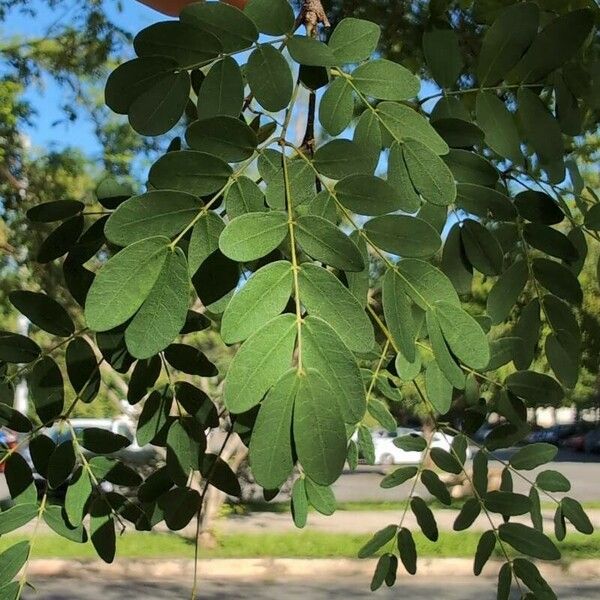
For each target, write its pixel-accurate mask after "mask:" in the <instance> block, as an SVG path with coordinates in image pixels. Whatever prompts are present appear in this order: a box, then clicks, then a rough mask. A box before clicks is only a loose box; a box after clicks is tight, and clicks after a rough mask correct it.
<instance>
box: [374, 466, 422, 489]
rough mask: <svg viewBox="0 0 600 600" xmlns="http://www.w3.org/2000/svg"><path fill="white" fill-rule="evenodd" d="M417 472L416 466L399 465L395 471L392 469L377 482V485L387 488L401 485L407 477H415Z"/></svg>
mask: <svg viewBox="0 0 600 600" xmlns="http://www.w3.org/2000/svg"><path fill="white" fill-rule="evenodd" d="M417 472H418V468H417V467H414V466H408V467H400V468H399V469H396V470H395V471H392V472H391V473H389V474H388V475H386V476H385V477H384V478H383V479H382V480H381V482H380V483H379V486H380V487H382V488H383V489H386V490H387V489H389V488H393V487H396V486H399V485H402V484H403V483H406V482H407V481H408V480H409V479H412V478H413V477H415V476H416V474H417Z"/></svg>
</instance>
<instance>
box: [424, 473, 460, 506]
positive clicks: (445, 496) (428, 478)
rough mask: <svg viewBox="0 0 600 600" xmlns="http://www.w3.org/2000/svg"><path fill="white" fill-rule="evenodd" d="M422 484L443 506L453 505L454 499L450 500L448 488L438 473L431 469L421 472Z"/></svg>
mask: <svg viewBox="0 0 600 600" xmlns="http://www.w3.org/2000/svg"><path fill="white" fill-rule="evenodd" d="M421 483H422V484H423V485H424V486H425V488H426V489H427V491H428V492H429V493H430V494H431V495H432V496H434V497H435V498H437V500H439V501H440V502H441V503H442V504H445V505H446V506H450V504H452V498H450V492H449V491H448V488H447V487H446V485H445V484H443V483H442V481H441V480H440V478H439V477H438V476H437V475H436V473H434V472H433V471H430V470H429V469H424V470H423V471H422V472H421Z"/></svg>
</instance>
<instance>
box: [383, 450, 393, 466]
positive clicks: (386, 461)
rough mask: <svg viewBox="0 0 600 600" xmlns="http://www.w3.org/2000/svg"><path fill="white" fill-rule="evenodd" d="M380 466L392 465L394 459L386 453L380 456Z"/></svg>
mask: <svg viewBox="0 0 600 600" xmlns="http://www.w3.org/2000/svg"><path fill="white" fill-rule="evenodd" d="M380 462H381V464H382V465H393V464H394V457H393V456H392V455H391V454H388V453H387V452H386V453H385V454H382V455H381V460H380Z"/></svg>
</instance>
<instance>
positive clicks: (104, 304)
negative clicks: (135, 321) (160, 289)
mask: <svg viewBox="0 0 600 600" xmlns="http://www.w3.org/2000/svg"><path fill="white" fill-rule="evenodd" d="M168 244H169V239H168V238H165V237H150V238H147V239H144V240H140V241H139V242H135V243H134V244H131V245H130V246H127V248H125V249H123V250H121V251H120V252H119V253H118V254H116V255H115V256H114V257H113V258H111V259H110V260H109V261H108V262H107V263H106V265H104V267H103V268H102V269H101V270H100V272H99V273H98V274H97V275H96V278H95V279H94V282H93V283H92V287H91V288H90V291H89V293H88V297H87V301H86V305H85V318H86V321H87V324H88V327H90V329H92V330H94V331H107V330H109V329H112V328H113V327H116V326H117V325H120V324H121V323H124V322H125V321H126V320H127V319H129V317H131V316H132V315H133V314H134V313H135V312H136V311H137V310H138V308H140V306H141V305H142V304H143V302H144V300H145V299H146V298H147V297H148V294H149V293H150V291H151V290H152V288H153V286H154V284H155V283H156V280H157V279H158V277H159V275H160V271H161V269H162V266H163V264H164V263H165V261H166V259H167V255H168V254H169V249H168Z"/></svg>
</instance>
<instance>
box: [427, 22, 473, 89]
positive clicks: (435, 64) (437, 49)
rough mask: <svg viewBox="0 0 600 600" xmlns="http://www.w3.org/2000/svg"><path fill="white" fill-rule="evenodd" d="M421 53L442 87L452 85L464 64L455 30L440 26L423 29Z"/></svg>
mask: <svg viewBox="0 0 600 600" xmlns="http://www.w3.org/2000/svg"><path fill="white" fill-rule="evenodd" d="M423 54H424V55H425V60H426V62H427V66H428V67H429V70H430V71H431V75H432V76H433V78H434V79H435V80H436V82H437V83H439V85H440V86H441V87H443V88H450V87H452V86H453V85H454V84H455V83H456V80H457V79H458V76H459V75H460V73H461V71H462V69H463V66H464V61H463V58H462V54H461V51H460V48H459V45H458V36H457V35H456V32H455V31H454V30H453V29H451V28H441V27H440V28H438V27H432V28H431V29H427V30H425V33H424V34H423Z"/></svg>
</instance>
